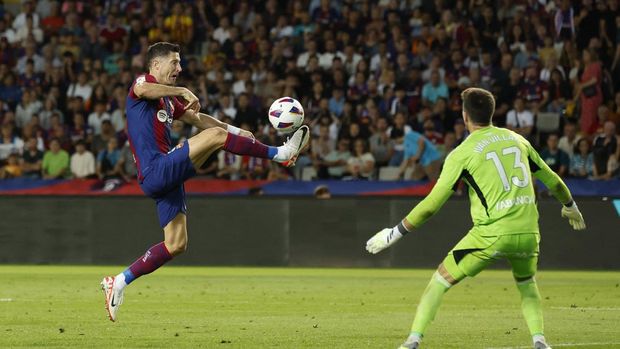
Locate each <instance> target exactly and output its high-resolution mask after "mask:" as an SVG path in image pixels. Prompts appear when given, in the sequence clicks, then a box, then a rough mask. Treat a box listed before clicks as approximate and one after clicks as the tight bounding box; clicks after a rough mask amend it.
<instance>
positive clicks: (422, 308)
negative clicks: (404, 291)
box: [411, 272, 452, 337]
mask: <svg viewBox="0 0 620 349" xmlns="http://www.w3.org/2000/svg"><path fill="white" fill-rule="evenodd" d="M451 286H452V285H450V283H449V282H448V281H446V279H444V278H443V277H442V276H441V275H439V274H438V273H437V272H435V274H433V277H432V278H431V281H429V283H428V286H426V290H424V294H422V298H421V299H420V304H418V310H417V311H416V313H415V319H414V320H413V325H411V334H412V335H418V336H419V337H422V335H423V334H424V331H425V330H426V327H427V326H428V325H429V324H430V323H431V322H432V321H433V319H435V314H437V310H438V309H439V306H440V305H441V300H442V298H443V295H444V293H446V291H448V289H449V288H450V287H451Z"/></svg>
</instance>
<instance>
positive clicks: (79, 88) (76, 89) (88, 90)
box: [67, 72, 93, 101]
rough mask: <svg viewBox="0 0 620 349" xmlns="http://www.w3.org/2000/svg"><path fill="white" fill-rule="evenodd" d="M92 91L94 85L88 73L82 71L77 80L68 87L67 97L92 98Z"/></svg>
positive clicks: (85, 99)
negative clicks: (89, 80) (89, 79)
mask: <svg viewBox="0 0 620 349" xmlns="http://www.w3.org/2000/svg"><path fill="white" fill-rule="evenodd" d="M92 93H93V87H92V86H91V84H90V83H89V82H88V74H87V73H86V72H82V73H80V74H79V75H78V80H77V82H74V83H72V84H71V85H69V88H68V89H67V97H82V100H84V101H87V100H88V99H90V95H91V94H92Z"/></svg>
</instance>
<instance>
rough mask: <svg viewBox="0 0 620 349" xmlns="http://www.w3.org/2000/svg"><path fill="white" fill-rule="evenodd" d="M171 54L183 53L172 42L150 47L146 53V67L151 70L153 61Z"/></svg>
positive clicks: (155, 44)
mask: <svg viewBox="0 0 620 349" xmlns="http://www.w3.org/2000/svg"><path fill="white" fill-rule="evenodd" d="M170 52H179V53H180V52H181V47H180V46H179V45H177V44H173V43H170V42H163V41H162V42H157V43H154V44H153V45H151V46H149V48H148V50H147V51H146V67H147V68H151V64H152V63H153V60H154V59H155V58H158V57H164V56H167V55H169V54H170Z"/></svg>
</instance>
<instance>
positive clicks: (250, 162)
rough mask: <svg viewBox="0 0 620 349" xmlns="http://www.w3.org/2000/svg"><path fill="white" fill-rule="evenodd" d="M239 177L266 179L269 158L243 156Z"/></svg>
mask: <svg viewBox="0 0 620 349" xmlns="http://www.w3.org/2000/svg"><path fill="white" fill-rule="evenodd" d="M240 172H241V179H256V180H259V179H267V176H268V175H269V160H267V159H261V158H255V157H252V156H243V157H242V159H241V171H240Z"/></svg>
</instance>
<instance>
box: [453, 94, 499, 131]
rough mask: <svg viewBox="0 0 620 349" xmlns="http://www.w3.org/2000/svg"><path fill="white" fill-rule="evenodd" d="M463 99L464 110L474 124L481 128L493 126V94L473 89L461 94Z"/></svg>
mask: <svg viewBox="0 0 620 349" xmlns="http://www.w3.org/2000/svg"><path fill="white" fill-rule="evenodd" d="M461 99H462V100H463V110H464V111H465V112H466V113H467V115H468V116H469V119H470V120H471V121H472V122H473V123H474V124H476V125H481V126H486V125H489V124H491V118H492V117H493V113H495V98H493V95H492V94H491V92H489V91H487V90H485V89H481V88H476V87H471V88H468V89H466V90H465V91H463V92H461Z"/></svg>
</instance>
